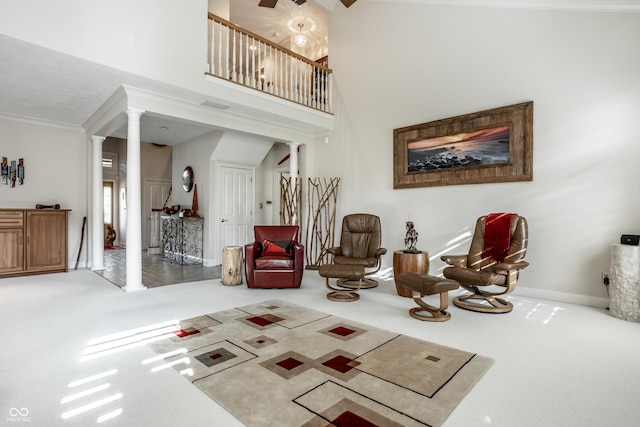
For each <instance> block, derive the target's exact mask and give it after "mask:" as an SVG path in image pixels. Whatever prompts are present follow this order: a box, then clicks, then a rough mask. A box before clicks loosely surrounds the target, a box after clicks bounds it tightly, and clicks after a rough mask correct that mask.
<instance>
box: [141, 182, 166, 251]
mask: <svg viewBox="0 0 640 427" xmlns="http://www.w3.org/2000/svg"><path fill="white" fill-rule="evenodd" d="M170 189H171V181H165V180H160V179H145V181H144V197H143V199H142V200H143V203H142V221H143V222H142V247H143V248H144V249H147V248H148V247H149V246H160V242H159V241H158V238H159V234H160V224H159V223H156V222H154V217H153V216H152V215H151V209H162V205H163V204H164V201H165V199H166V198H167V194H169V191H170ZM155 219H156V220H158V218H157V217H156V218H155Z"/></svg>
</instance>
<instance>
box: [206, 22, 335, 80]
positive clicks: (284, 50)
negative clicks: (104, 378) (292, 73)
mask: <svg viewBox="0 0 640 427" xmlns="http://www.w3.org/2000/svg"><path fill="white" fill-rule="evenodd" d="M208 16H209V19H210V20H212V21H216V22H219V23H221V24H224V25H226V26H227V27H229V28H232V29H234V30H236V31H239V32H240V33H243V34H247V35H249V36H251V37H252V38H254V39H256V40H259V41H261V42H262V43H264V44H266V45H268V46H271V47H273V48H275V49H278V50H281V51H283V52H285V53H286V54H287V55H290V56H293V57H294V58H296V59H299V60H300V61H303V62H306V63H307V64H309V65H313V66H314V67H316V68H320V69H321V70H323V71H326V72H327V73H333V70H331V68H328V67H326V66H324V65H322V64H320V63H318V62H315V61H312V60H310V59H309V58H305V57H304V56H302V55H300V54H298V53H296V52H294V51H292V50H289V49H287V48H286V47H283V46H280V45H278V44H275V43H273V42H272V41H270V40H267V39H265V38H264V37H262V36H259V35H258V34H256V33H253V32H251V31H249V30H247V29H246V28H242V27H240V26H238V25H236V24H234V23H231V22H229V21H227V20H226V19H223V18H220V17H219V16H217V15H214V14H213V13H211V12H208Z"/></svg>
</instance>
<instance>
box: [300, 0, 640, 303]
mask: <svg viewBox="0 0 640 427" xmlns="http://www.w3.org/2000/svg"><path fill="white" fill-rule="evenodd" d="M354 17H357V19H354ZM330 34H331V37H330V43H331V44H330V52H331V54H330V56H329V65H330V67H331V68H332V69H333V70H334V77H335V85H336V88H337V90H338V96H337V98H338V101H339V102H338V105H337V114H336V129H335V130H334V132H333V133H332V135H331V136H330V138H329V139H330V143H329V144H327V145H323V144H320V145H317V146H316V147H314V148H315V151H314V159H313V167H312V172H311V175H313V174H316V175H319V176H341V177H342V182H341V194H340V201H339V205H338V207H339V212H340V216H342V215H344V214H346V213H351V212H355V211H365V212H371V213H375V214H378V215H380V216H381V218H382V226H383V243H384V245H385V246H386V247H387V248H388V249H389V251H390V252H391V251H392V250H394V249H402V248H403V238H404V232H405V227H404V223H405V221H407V219H409V218H410V219H411V220H412V221H414V223H415V225H416V230H417V231H418V232H419V240H418V248H419V249H422V250H428V251H430V255H431V256H432V257H433V256H434V255H436V254H439V253H440V252H441V251H442V250H446V249H447V248H449V247H450V246H451V245H450V243H449V242H450V241H452V240H453V239H455V238H456V237H457V236H459V235H460V234H461V233H463V232H464V231H466V230H468V229H469V228H470V227H473V225H474V223H475V219H476V218H477V217H478V216H480V215H482V214H485V213H488V212H502V211H511V212H517V213H519V214H521V215H523V216H525V217H526V218H527V219H528V221H529V231H530V245H529V252H528V256H527V260H528V261H529V262H530V263H531V266H530V267H529V268H528V269H526V270H524V271H523V272H522V275H521V280H520V284H519V287H518V290H517V291H516V292H520V293H525V294H526V293H527V292H529V291H535V292H536V294H537V295H540V296H549V297H552V298H559V299H570V300H572V301H581V302H584V303H594V302H595V303H599V304H601V303H603V301H604V300H603V299H601V298H605V297H606V290H605V288H604V286H603V285H602V284H601V272H602V271H606V270H608V266H609V250H610V245H611V244H612V243H615V242H617V241H618V240H619V237H620V234H622V233H637V234H640V218H639V213H640V209H639V188H640V186H638V180H640V170H639V168H638V165H637V160H636V159H637V158H638V156H639V155H640V144H638V140H640V120H638V117H640V79H639V78H638V76H639V75H640V55H639V54H638V52H640V14H614V13H579V12H560V11H532V10H521V9H492V8H470V7H446V6H443V7H437V6H426V5H417V4H400V3H398V4H396V3H395V2H394V3H393V4H391V3H377V2H376V3H373V2H358V3H356V4H355V5H354V6H352V7H351V8H349V9H348V10H347V9H345V8H336V15H335V16H334V17H333V18H332V19H331V23H330ZM527 100H533V101H534V156H533V159H534V160H533V162H534V165H533V166H534V180H533V181H532V182H522V183H499V184H476V185H462V186H451V187H430V188H429V187H426V188H416V189H401V190H394V189H393V169H392V156H393V129H394V128H399V127H403V126H408V125H413V124H419V123H424V122H428V121H432V120H437V119H441V118H446V117H452V116H456V115H460V114H465V113H472V112H475V111H480V110H484V109H487V108H492V107H500V106H505V105H509V104H514V103H518V102H522V101H527ZM467 248H468V242H465V243H464V244H463V245H462V246H460V247H457V248H455V249H451V252H455V253H464V251H465V250H466V249H467ZM451 252H449V253H451ZM384 263H385V265H386V266H388V267H390V266H391V264H392V256H391V255H387V256H385V258H384ZM442 267H443V264H442V262H441V261H439V257H437V259H432V262H431V270H430V271H431V273H432V274H438V273H440V271H441V269H442Z"/></svg>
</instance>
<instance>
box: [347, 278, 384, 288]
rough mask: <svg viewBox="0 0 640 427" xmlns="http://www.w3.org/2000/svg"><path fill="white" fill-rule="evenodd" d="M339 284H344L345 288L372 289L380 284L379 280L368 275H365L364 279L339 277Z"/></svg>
mask: <svg viewBox="0 0 640 427" xmlns="http://www.w3.org/2000/svg"><path fill="white" fill-rule="evenodd" d="M360 282H362V283H360ZM337 284H338V285H340V286H342V287H343V288H350V289H371V288H375V287H376V286H378V282H376V281H375V280H373V279H370V278H368V277H364V278H362V280H353V279H338V283H337Z"/></svg>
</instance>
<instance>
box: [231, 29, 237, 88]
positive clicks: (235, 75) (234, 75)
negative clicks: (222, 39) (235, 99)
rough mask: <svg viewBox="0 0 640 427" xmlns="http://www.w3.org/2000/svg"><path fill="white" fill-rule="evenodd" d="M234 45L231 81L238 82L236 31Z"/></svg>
mask: <svg viewBox="0 0 640 427" xmlns="http://www.w3.org/2000/svg"><path fill="white" fill-rule="evenodd" d="M231 41H232V43H233V45H232V46H233V49H232V51H231V55H232V56H231V80H233V81H234V82H237V81H238V73H237V71H236V29H235V28H234V29H233V37H232V39H231Z"/></svg>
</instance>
